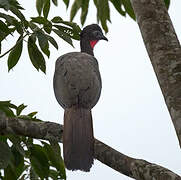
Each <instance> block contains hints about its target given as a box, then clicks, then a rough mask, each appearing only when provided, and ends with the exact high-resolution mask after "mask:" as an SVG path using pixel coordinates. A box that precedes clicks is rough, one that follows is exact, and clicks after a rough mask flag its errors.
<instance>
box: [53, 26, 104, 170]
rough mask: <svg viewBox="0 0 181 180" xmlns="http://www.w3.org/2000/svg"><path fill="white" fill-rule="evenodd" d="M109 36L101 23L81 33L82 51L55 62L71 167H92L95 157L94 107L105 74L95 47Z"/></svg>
mask: <svg viewBox="0 0 181 180" xmlns="http://www.w3.org/2000/svg"><path fill="white" fill-rule="evenodd" d="M102 39H103V40H107V38H106V37H105V36H104V35H103V33H102V30H101V28H100V27H99V26H98V25H97V24H91V25H88V26H86V27H85V28H84V29H83V30H82V32H81V33H80V47H81V52H71V53H67V54H64V55H62V56H60V57H59V58H58V59H57V61H56V65H55V74H54V82H53V85H54V92H55V97H56V99H57V101H58V103H59V104H60V105H61V106H62V107H63V108H64V110H65V111H64V131H63V155H64V163H65V166H66V168H67V169H69V170H82V171H90V168H91V166H92V164H93V158H94V136H93V125H92V115H91V109H92V108H93V107H94V106H95V105H96V103H97V102H98V100H99V97H100V93H101V87H102V85H101V77H100V73H99V67H98V62H97V60H96V58H95V57H94V53H93V48H94V46H95V44H96V43H97V42H98V41H99V40H102Z"/></svg>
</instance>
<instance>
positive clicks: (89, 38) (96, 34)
mask: <svg viewBox="0 0 181 180" xmlns="http://www.w3.org/2000/svg"><path fill="white" fill-rule="evenodd" d="M99 40H106V41H108V39H107V38H106V37H105V36H104V34H103V32H102V29H101V28H100V27H99V26H98V25H97V24H91V25H88V26H86V27H85V28H84V29H83V30H82V32H81V34H80V41H81V51H82V50H83V51H82V52H86V49H87V50H88V46H90V47H89V48H92V50H93V48H94V46H95V45H96V43H97V42H98V41H99Z"/></svg>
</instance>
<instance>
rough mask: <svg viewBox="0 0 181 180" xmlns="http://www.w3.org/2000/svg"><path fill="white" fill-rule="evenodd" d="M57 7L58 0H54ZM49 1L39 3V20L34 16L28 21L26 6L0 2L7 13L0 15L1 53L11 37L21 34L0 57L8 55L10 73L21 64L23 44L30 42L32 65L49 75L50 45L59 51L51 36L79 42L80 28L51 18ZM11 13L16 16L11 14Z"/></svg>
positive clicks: (10, 0)
mask: <svg viewBox="0 0 181 180" xmlns="http://www.w3.org/2000/svg"><path fill="white" fill-rule="evenodd" d="M52 2H53V4H54V5H56V6H57V1H56V0H52ZM50 3H51V2H50V0H36V9H37V12H38V15H39V16H37V17H31V20H30V21H27V19H26V18H25V16H24V15H23V13H22V12H23V7H21V5H20V4H19V3H18V1H17V0H0V8H2V9H4V10H5V13H2V12H1V13H0V52H1V42H2V41H3V40H5V38H7V37H8V36H13V35H14V34H15V33H18V34H19V37H18V39H17V41H16V44H15V45H14V46H13V47H12V48H11V49H10V50H8V51H7V52H5V53H4V54H2V55H1V56H0V57H3V56H4V55H6V54H8V53H9V56H8V69H9V70H11V69H12V68H13V67H14V66H15V65H16V64H17V63H18V61H19V59H20V57H21V53H22V50H23V44H24V43H25V42H27V47H28V54H29V57H30V60H31V62H32V64H33V66H34V67H35V68H36V69H37V70H41V71H42V72H44V73H45V72H46V63H45V57H44V56H47V57H48V58H49V57H50V50H49V45H50V44H52V45H53V46H54V47H55V48H56V49H58V44H57V42H56V40H55V39H54V37H53V36H52V34H53V33H54V34H56V35H57V36H58V37H59V38H61V39H63V40H64V41H66V42H67V43H69V44H70V45H72V46H73V43H72V39H75V40H79V33H80V31H81V29H80V27H79V26H78V25H77V24H76V23H73V22H68V21H64V20H63V19H62V18H61V17H59V16H55V17H54V18H53V19H51V20H49V19H48V14H49V10H50ZM9 12H11V13H12V14H13V15H9V14H10V13H9Z"/></svg>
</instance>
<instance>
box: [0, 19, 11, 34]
mask: <svg viewBox="0 0 181 180" xmlns="http://www.w3.org/2000/svg"><path fill="white" fill-rule="evenodd" d="M0 30H1V31H3V32H5V33H6V34H9V33H10V30H9V28H8V26H7V25H6V24H5V23H4V22H3V21H1V20H0Z"/></svg>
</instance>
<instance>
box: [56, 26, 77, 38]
mask: <svg viewBox="0 0 181 180" xmlns="http://www.w3.org/2000/svg"><path fill="white" fill-rule="evenodd" d="M54 27H56V28H57V29H58V30H60V31H61V32H63V33H65V34H67V35H68V36H69V37H70V38H73V39H75V40H79V39H80V35H79V33H77V32H76V30H72V29H71V28H68V27H65V26H60V25H54Z"/></svg>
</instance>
